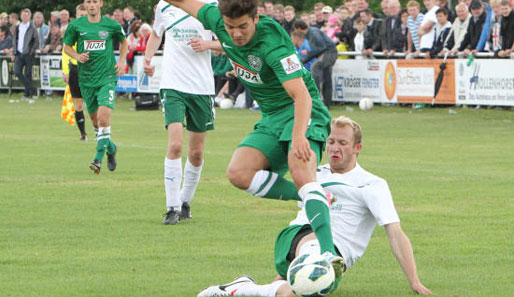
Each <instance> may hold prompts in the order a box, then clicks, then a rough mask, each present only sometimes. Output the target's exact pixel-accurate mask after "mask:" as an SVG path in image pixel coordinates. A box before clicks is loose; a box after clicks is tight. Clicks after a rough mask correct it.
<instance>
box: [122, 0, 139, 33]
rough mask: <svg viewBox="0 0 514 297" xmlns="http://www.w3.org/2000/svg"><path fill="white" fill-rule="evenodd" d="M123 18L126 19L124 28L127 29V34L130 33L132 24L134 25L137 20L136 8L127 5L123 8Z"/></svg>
mask: <svg viewBox="0 0 514 297" xmlns="http://www.w3.org/2000/svg"><path fill="white" fill-rule="evenodd" d="M123 19H124V20H125V24H124V26H123V30H124V31H125V34H127V35H129V34H130V25H132V24H133V23H134V22H137V18H136V15H135V11H134V8H132V7H131V6H127V7H125V9H123Z"/></svg>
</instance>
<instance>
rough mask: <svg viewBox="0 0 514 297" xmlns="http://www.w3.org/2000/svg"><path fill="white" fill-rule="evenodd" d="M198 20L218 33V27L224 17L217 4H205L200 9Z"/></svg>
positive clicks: (206, 27) (208, 28)
mask: <svg viewBox="0 0 514 297" xmlns="http://www.w3.org/2000/svg"><path fill="white" fill-rule="evenodd" d="M198 20H199V21H200V23H202V25H203V27H204V28H205V29H207V30H211V31H212V32H214V33H217V28H218V26H219V25H220V22H221V21H223V17H222V16H221V13H220V11H219V10H218V8H217V7H216V6H215V5H213V4H205V5H204V6H202V8H200V10H199V11H198Z"/></svg>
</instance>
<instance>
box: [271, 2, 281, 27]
mask: <svg viewBox="0 0 514 297" xmlns="http://www.w3.org/2000/svg"><path fill="white" fill-rule="evenodd" d="M273 19H274V20H275V21H277V23H279V24H280V25H281V26H282V27H283V26H284V5H282V4H275V5H274V6H273Z"/></svg>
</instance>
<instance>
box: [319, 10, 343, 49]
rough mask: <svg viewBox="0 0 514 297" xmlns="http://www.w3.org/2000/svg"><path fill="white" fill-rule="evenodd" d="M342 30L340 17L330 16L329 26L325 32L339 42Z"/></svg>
mask: <svg viewBox="0 0 514 297" xmlns="http://www.w3.org/2000/svg"><path fill="white" fill-rule="evenodd" d="M341 32H342V31H341V28H339V18H338V17H337V16H336V15H331V16H330V17H329V18H328V21H327V26H326V27H325V29H324V30H323V33H325V34H327V36H328V37H330V39H332V41H333V42H335V43H338V42H339V37H338V34H339V33H341Z"/></svg>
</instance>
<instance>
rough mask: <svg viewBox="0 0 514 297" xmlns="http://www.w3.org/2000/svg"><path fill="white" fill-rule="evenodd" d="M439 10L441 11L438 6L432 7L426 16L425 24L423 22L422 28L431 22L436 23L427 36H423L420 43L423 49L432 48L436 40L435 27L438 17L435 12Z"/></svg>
mask: <svg viewBox="0 0 514 297" xmlns="http://www.w3.org/2000/svg"><path fill="white" fill-rule="evenodd" d="M438 9H439V6H437V5H435V6H434V7H432V8H431V9H430V10H429V11H427V13H426V14H425V17H424V18H423V22H421V25H420V27H422V26H424V25H425V24H426V23H428V22H429V21H431V22H433V23H434V25H433V26H432V29H430V31H428V32H427V33H426V34H424V35H423V36H421V41H420V43H419V44H420V48H421V49H427V48H428V49H430V48H432V45H433V43H434V39H435V26H436V25H437V15H436V14H435V12H436V11H437V10H438Z"/></svg>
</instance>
